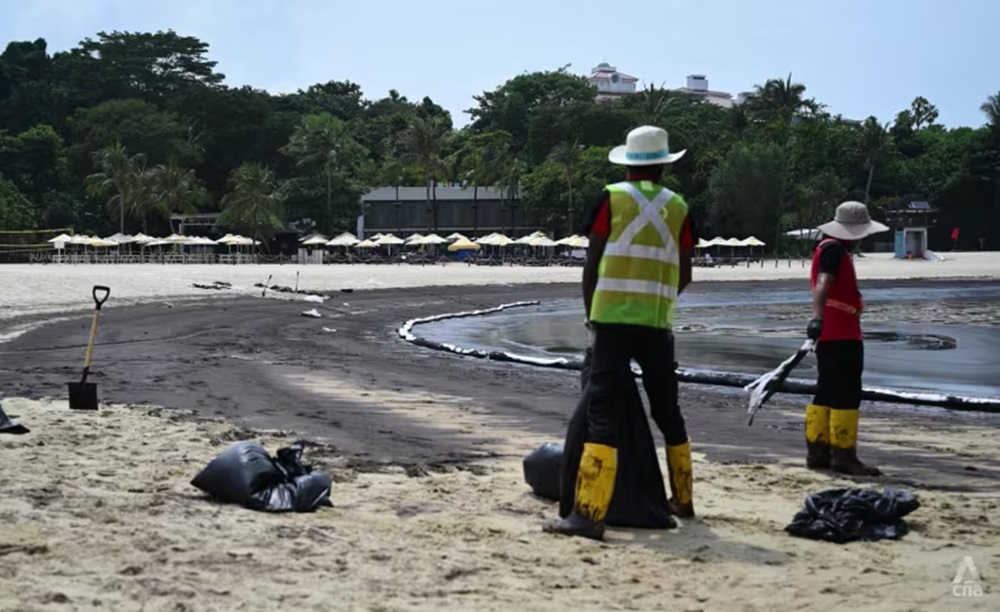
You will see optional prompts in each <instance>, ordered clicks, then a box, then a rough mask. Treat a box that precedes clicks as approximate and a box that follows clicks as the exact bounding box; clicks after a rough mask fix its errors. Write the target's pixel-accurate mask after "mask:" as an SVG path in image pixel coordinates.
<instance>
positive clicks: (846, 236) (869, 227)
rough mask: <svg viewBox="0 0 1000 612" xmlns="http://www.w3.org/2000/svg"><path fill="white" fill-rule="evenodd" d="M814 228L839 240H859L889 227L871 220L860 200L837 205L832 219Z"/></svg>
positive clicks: (866, 208)
mask: <svg viewBox="0 0 1000 612" xmlns="http://www.w3.org/2000/svg"><path fill="white" fill-rule="evenodd" d="M816 229H818V230H819V231H821V232H823V234H825V235H827V236H830V237H831V238H837V239H839V240H861V239H862V238H864V237H866V236H871V235H872V234H878V233H880V232H885V231H888V230H889V227H888V226H886V225H883V224H881V223H879V222H878V221H872V218H871V215H869V214H868V207H867V206H865V205H864V204H862V203H861V202H844V203H843V204H841V205H840V206H838V207H837V212H836V214H835V215H834V218H833V221H830V222H829V223H824V224H823V225H820V226H819V227H817V228H816Z"/></svg>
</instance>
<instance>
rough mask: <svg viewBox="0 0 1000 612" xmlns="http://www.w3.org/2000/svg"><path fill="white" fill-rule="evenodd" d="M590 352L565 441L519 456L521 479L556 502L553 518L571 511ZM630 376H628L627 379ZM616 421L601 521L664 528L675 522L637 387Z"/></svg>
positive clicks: (625, 397)
mask: <svg viewBox="0 0 1000 612" xmlns="http://www.w3.org/2000/svg"><path fill="white" fill-rule="evenodd" d="M589 366H590V353H589V352H588V353H587V355H586V357H585V359H584V367H583V371H582V373H581V376H580V383H581V388H582V393H581V397H580V401H579V403H578V404H577V407H576V411H575V412H574V413H573V417H572V418H571V419H570V422H569V425H568V427H567V428H566V440H565V443H564V444H563V445H562V446H560V445H558V444H554V443H547V444H543V445H542V446H541V447H539V448H538V449H536V450H535V451H533V452H532V453H531V454H529V455H528V456H527V457H525V460H524V477H525V481H526V482H527V483H528V485H529V486H530V487H531V488H532V490H533V491H534V492H535V493H536V494H537V495H539V496H541V497H544V498H546V499H551V500H553V501H558V502H559V516H561V517H566V516H568V515H569V514H570V512H572V511H573V502H574V497H575V494H576V472H577V470H578V468H579V466H580V456H581V455H582V454H583V445H584V443H585V442H586V440H587V403H588V398H587V379H588V375H589ZM630 380H632V379H630ZM621 402H622V405H621V407H620V409H621V410H622V411H624V413H625V414H626V417H625V418H624V419H622V421H621V423H622V425H621V429H620V430H619V434H618V442H617V447H616V448H617V449H618V472H617V474H616V476H615V490H614V495H613V496H612V498H611V505H610V506H609V507H608V514H607V516H606V517H605V522H606V523H607V524H608V525H612V526H615V527H639V528H648V529H669V528H672V527H676V525H677V523H676V522H675V521H674V519H673V517H672V516H671V514H670V509H669V507H668V506H667V492H666V489H665V487H664V485H663V473H662V472H661V471H660V464H659V458H658V457H657V456H656V446H655V445H654V443H653V434H652V432H651V431H650V428H649V420H648V419H647V417H646V412H645V409H644V408H643V405H642V399H641V398H640V397H639V389H638V387H637V386H636V384H635V381H634V380H632V383H631V388H630V389H628V390H627V391H626V392H625V393H624V394H622V398H621Z"/></svg>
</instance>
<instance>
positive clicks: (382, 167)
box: [0, 31, 1000, 249]
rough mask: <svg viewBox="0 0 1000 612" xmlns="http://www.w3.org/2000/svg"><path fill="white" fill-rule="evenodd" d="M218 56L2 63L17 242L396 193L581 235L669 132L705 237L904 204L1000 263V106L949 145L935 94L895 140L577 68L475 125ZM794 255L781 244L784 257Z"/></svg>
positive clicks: (300, 222)
mask: <svg viewBox="0 0 1000 612" xmlns="http://www.w3.org/2000/svg"><path fill="white" fill-rule="evenodd" d="M223 79H224V77H223V75H222V74H219V73H218V72H217V71H216V70H215V62H213V61H211V60H210V59H209V48H208V45H207V44H206V43H204V42H202V41H200V40H198V39H196V38H191V37H184V36H180V35H178V34H176V33H174V32H172V31H167V32H157V33H152V34H151V33H128V32H111V33H103V32H102V33H100V34H98V35H97V37H96V39H93V40H92V39H87V40H84V41H83V42H81V43H80V44H79V45H78V46H77V47H75V48H73V49H71V50H69V51H66V52H61V53H55V54H50V53H49V52H48V50H47V48H46V43H45V41H44V40H41V39H39V40H36V41H34V42H12V43H10V44H9V45H8V46H7V48H6V50H5V51H4V52H3V54H2V55H0V177H3V178H0V206H2V207H3V209H2V210H0V230H3V229H8V230H9V229H33V228H35V227H41V228H46V227H49V228H54V227H74V228H75V229H76V230H77V231H90V232H98V233H101V234H106V233H110V232H111V231H119V230H120V231H137V230H139V229H142V230H144V231H147V232H155V233H164V232H168V231H171V229H172V228H171V227H170V222H169V215H170V214H171V213H175V212H192V211H195V210H207V211H213V210H214V211H217V210H223V211H224V216H223V219H224V220H225V221H228V222H229V223H230V224H232V226H233V227H234V228H239V229H240V231H244V232H245V233H247V234H250V235H254V236H257V237H266V236H267V235H269V234H270V233H272V232H273V231H275V230H277V229H280V228H282V227H285V226H286V225H291V226H293V227H296V228H300V229H303V230H307V229H313V228H315V229H318V230H321V231H324V232H327V233H331V232H335V231H337V230H339V229H347V228H349V227H350V226H351V224H352V220H353V218H354V217H355V216H356V215H357V214H358V213H359V212H361V204H360V197H361V195H362V194H363V193H364V192H365V190H366V189H369V188H371V187H373V186H377V185H413V186H416V185H419V186H427V190H426V191H427V198H428V202H429V204H430V202H431V201H432V190H431V188H430V186H431V185H432V184H433V183H434V182H435V181H439V182H463V183H466V184H469V185H478V186H487V185H489V186H496V187H499V188H500V190H501V193H503V197H504V198H509V199H511V200H514V199H519V200H520V202H521V206H522V207H523V208H524V210H525V212H526V213H527V214H528V218H529V219H535V220H537V222H538V223H539V224H540V225H541V226H543V227H545V228H547V229H550V230H552V231H554V232H556V233H558V234H562V233H565V232H569V231H573V230H576V229H577V228H578V226H579V224H580V222H581V220H582V219H583V217H584V215H585V214H586V211H587V209H588V208H589V207H590V206H592V204H593V202H594V200H595V198H596V197H597V196H598V194H599V193H600V190H601V187H602V186H603V185H604V184H606V183H607V182H608V181H612V180H617V179H619V178H620V177H621V169H620V168H615V167H613V166H611V165H610V164H608V163H607V161H606V156H607V151H608V149H609V147H611V146H613V145H616V144H620V143H621V142H622V141H623V140H624V137H625V134H626V133H627V132H628V130H629V129H631V128H633V127H636V126H638V125H641V124H655V125H660V126H663V127H664V128H666V129H667V130H668V131H669V132H670V137H671V145H672V147H673V148H674V149H678V150H679V149H682V148H685V149H687V150H688V155H686V156H685V157H684V158H683V159H682V160H681V161H680V162H679V163H677V164H676V165H675V166H674V167H673V168H672V169H671V174H670V175H669V176H667V177H666V178H665V182H666V183H667V184H668V185H669V186H671V187H672V188H675V189H677V190H678V191H680V192H681V193H683V194H684V195H685V197H686V199H687V200H688V202H689V204H690V205H691V207H692V214H693V216H694V218H695V219H696V221H697V222H698V224H699V226H700V228H701V233H702V234H703V235H716V234H723V235H727V236H729V235H736V236H746V235H750V234H753V235H757V236H759V237H761V238H763V239H764V240H767V241H768V242H770V243H771V246H772V247H777V248H779V249H780V248H782V245H781V244H780V239H779V238H778V237H780V236H781V234H782V232H783V231H785V230H788V229H791V228H795V227H803V226H813V225H815V224H816V223H818V222H820V221H822V220H824V219H825V218H827V217H828V216H829V215H830V214H831V212H832V210H833V207H834V206H835V205H836V204H837V203H838V202H840V201H842V200H844V199H847V198H851V199H857V200H862V201H867V202H869V204H870V205H871V207H872V209H873V211H874V214H875V215H876V216H880V215H883V214H884V211H885V210H887V209H889V208H891V207H893V206H894V205H895V204H896V203H897V202H898V200H899V198H901V197H919V198H921V199H926V200H928V201H930V202H931V203H932V204H933V205H934V206H936V207H938V208H939V209H940V210H941V215H940V220H939V224H938V227H937V228H936V229H935V230H934V233H932V240H933V241H934V243H936V244H938V245H939V246H940V245H942V243H948V244H950V241H948V240H947V238H948V235H949V234H950V233H951V229H952V228H954V227H962V228H963V231H962V236H961V239H960V246H965V247H976V248H978V247H979V238H980V237H981V236H986V237H987V240H988V243H987V244H988V245H989V246H991V247H993V248H1000V93H998V94H997V95H995V96H991V97H990V98H989V99H988V100H985V101H984V102H983V105H982V107H981V110H982V111H983V118H984V123H985V125H984V126H983V127H980V128H977V129H974V128H966V127H962V128H955V129H947V128H945V127H943V126H941V125H939V124H937V123H936V120H937V115H938V113H937V109H935V108H934V106H933V105H932V104H931V103H930V102H929V101H928V100H926V99H924V98H922V97H918V98H916V99H915V100H914V101H913V104H912V105H911V107H910V108H908V109H903V110H901V112H900V113H899V114H898V116H897V117H896V118H895V119H894V120H893V121H892V122H890V123H889V124H882V123H880V122H879V121H878V120H877V119H875V118H874V117H870V118H868V119H866V120H864V121H860V122H857V121H847V120H844V119H842V118H841V117H839V116H832V115H831V114H830V113H828V112H827V111H826V110H825V108H824V106H823V105H822V104H821V103H819V102H818V101H816V100H813V99H810V98H808V97H807V95H806V87H805V86H804V85H802V84H800V83H796V82H794V81H793V80H792V77H791V75H789V76H788V77H787V78H777V79H770V80H765V81H764V83H763V85H760V86H758V87H757V88H756V90H755V92H754V95H753V96H751V97H750V98H749V99H748V100H747V101H746V102H745V103H744V104H741V105H738V106H736V107H734V108H729V109H726V108H721V107H718V106H715V105H712V104H709V103H706V102H703V101H701V100H699V99H697V98H693V97H690V96H688V95H685V94H683V93H679V92H674V91H669V90H665V89H659V88H655V87H650V88H647V89H645V90H642V91H640V92H638V93H636V94H635V95H632V96H628V97H625V98H624V99H622V100H620V101H616V102H607V103H597V102H596V101H595V99H594V98H595V92H594V90H593V89H592V88H591V86H590V85H589V84H588V83H587V82H586V80H585V79H583V78H582V77H579V76H575V75H572V74H569V73H567V72H565V71H563V70H555V71H548V72H540V73H532V74H522V75H519V76H516V77H514V78H512V79H511V80H509V81H508V82H506V83H504V84H502V85H500V86H499V87H497V89H496V90H494V91H490V92H484V93H482V94H481V95H477V96H473V101H474V104H473V106H472V108H471V109H469V111H467V112H468V114H469V116H470V118H471V123H470V125H469V126H468V127H466V128H464V129H460V130H456V129H454V127H453V124H452V118H451V117H450V116H449V114H448V113H447V112H446V111H444V110H443V109H442V108H441V107H440V106H438V105H437V104H435V103H434V102H433V101H431V100H430V99H429V98H424V99H423V100H421V101H419V102H413V101H410V100H407V99H406V98H405V97H402V96H400V95H399V94H398V93H397V92H395V91H391V92H389V95H388V96H387V97H384V98H381V99H374V100H373V99H367V98H365V97H364V95H363V93H362V92H361V90H360V88H359V87H358V86H357V85H356V84H354V83H350V82H338V81H331V82H328V83H325V84H317V85H313V86H311V87H309V88H307V89H304V90H300V91H298V92H296V93H293V94H284V95H271V94H268V93H267V92H264V91H260V90H256V89H252V88H250V87H242V88H233V87H228V86H226V85H223ZM776 241H777V242H778V244H775V242H776Z"/></svg>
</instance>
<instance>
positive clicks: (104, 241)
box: [90, 238, 118, 248]
mask: <svg viewBox="0 0 1000 612" xmlns="http://www.w3.org/2000/svg"><path fill="white" fill-rule="evenodd" d="M90 246H92V247H100V248H111V247H116V246H118V243H117V242H115V241H114V240H110V239H108V238H94V239H93V240H91V242H90Z"/></svg>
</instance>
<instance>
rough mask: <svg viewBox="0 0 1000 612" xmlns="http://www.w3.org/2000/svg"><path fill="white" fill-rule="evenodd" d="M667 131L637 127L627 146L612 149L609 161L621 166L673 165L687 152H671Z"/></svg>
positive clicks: (627, 140) (629, 137) (629, 136)
mask: <svg viewBox="0 0 1000 612" xmlns="http://www.w3.org/2000/svg"><path fill="white" fill-rule="evenodd" d="M668 140H669V139H668V138H667V131H666V130H664V129H663V128H658V127H655V126H652V125H644V126H642V127H637V128H635V129H634V130H632V131H631V132H629V133H628V136H627V137H626V138H625V144H623V145H621V146H618V147H615V148H614V149H611V153H608V161H610V162H611V163H612V164H618V165H619V166H655V165H658V164H672V163H674V162H675V161H677V160H678V159H680V158H681V157H683V156H684V153H685V152H686V151H687V149H685V150H684V151H680V152H679V153H671V152H670V144H669V142H668Z"/></svg>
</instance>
